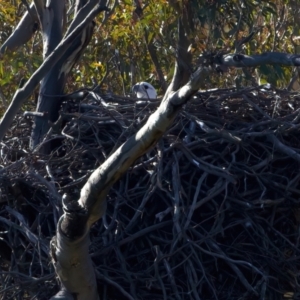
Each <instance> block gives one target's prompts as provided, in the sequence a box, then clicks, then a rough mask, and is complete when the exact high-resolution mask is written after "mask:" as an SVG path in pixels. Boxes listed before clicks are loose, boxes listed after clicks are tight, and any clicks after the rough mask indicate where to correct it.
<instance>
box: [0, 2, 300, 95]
mask: <svg viewBox="0 0 300 300" xmlns="http://www.w3.org/2000/svg"><path fill="white" fill-rule="evenodd" d="M140 2H143V1H140ZM298 2H299V1H296V0H257V1H253V0H244V1H239V0H214V1H206V0H190V1H189V3H190V8H189V10H188V11H187V12H186V13H187V14H189V18H188V20H189V21H188V22H189V24H188V26H189V39H190V42H191V46H190V48H189V50H190V51H191V52H192V53H193V57H194V58H195V63H196V61H197V57H198V56H199V55H201V54H202V53H203V52H216V51H221V52H224V53H226V52H235V51H237V52H240V53H244V54H248V55H251V54H255V53H263V52H266V51H280V52H287V53H297V52H299V51H300V13H299V10H300V4H299V3H298ZM174 3H175V4H174ZM185 3H186V1H184V0H181V1H167V0H149V1H147V2H143V3H142V7H144V9H143V13H142V15H141V16H137V15H136V12H135V9H136V8H135V7H134V6H133V4H132V1H127V0H126V1H125V0H124V1H120V3H119V5H118V6H117V7H116V9H115V10H114V11H113V13H112V15H111V16H110V18H108V19H106V21H105V22H104V23H103V22H102V20H103V16H99V17H98V18H97V20H96V28H95V34H94V37H93V40H92V42H91V44H90V45H89V47H88V48H87V51H86V52H85V55H84V56H83V57H82V59H81V60H80V62H79V64H78V65H77V66H76V67H75V68H74V70H73V72H72V74H71V76H70V80H68V83H67V88H66V92H70V91H72V90H74V89H76V88H79V87H82V86H86V85H92V78H94V79H96V80H97V81H98V82H101V81H102V80H103V78H104V76H105V74H106V73H107V76H106V78H105V80H104V82H103V88H109V89H111V90H112V91H113V92H114V93H116V94H123V92H126V93H128V92H129V91H130V86H131V84H132V83H134V82H137V81H140V80H146V81H149V82H151V83H152V84H153V85H154V86H156V87H157V88H159V87H160V83H159V78H158V74H157V70H156V68H155V66H154V64H153V62H152V60H151V57H150V55H149V53H148V50H147V43H152V44H153V45H154V46H155V49H156V55H157V58H158V61H159V65H160V68H161V70H162V71H163V73H164V75H165V77H166V78H167V80H168V81H169V80H170V79H171V76H172V73H173V69H174V61H175V50H174V49H175V46H176V38H177V37H176V35H177V21H176V20H177V15H178V10H176V8H175V7H176V5H177V6H178V7H179V10H180V9H184V7H185V6H184V5H185ZM171 4H172V5H171ZM24 12H25V7H24V5H22V4H21V1H10V0H2V1H1V2H0V20H1V23H0V32H1V36H0V39H1V43H3V42H4V41H5V40H6V39H7V37H8V36H9V35H10V33H11V32H12V31H13V28H14V27H15V26H16V25H17V23H18V21H19V19H20V17H21V16H22V15H23V13H24ZM69 18H72V15H70V16H69ZM68 21H70V20H68ZM251 33H254V34H253V36H252V38H251V39H250V41H248V42H247V43H245V44H240V41H241V40H242V39H243V38H245V37H247V36H248V35H249V34H251ZM41 43H42V41H41V38H40V35H39V34H38V33H37V34H36V35H35V37H34V41H32V42H30V43H28V45H24V47H22V48H20V49H18V50H17V51H16V52H15V53H7V54H6V55H5V56H4V57H3V59H2V61H1V63H0V89H1V91H2V92H3V93H4V95H6V97H7V98H8V99H10V98H11V97H12V95H13V93H14V91H15V89H16V87H17V85H18V82H19V81H20V79H21V78H23V77H29V76H30V74H32V72H33V71H34V70H35V69H36V68H37V67H38V66H39V65H40V63H41V59H42V58H41V57H42V44H41ZM292 71H293V70H292V69H291V68H282V67H280V66H275V67H271V66H262V67H260V68H258V69H257V70H256V71H254V70H249V72H250V73H251V76H252V77H253V78H254V79H255V80H256V81H257V82H271V83H273V84H275V85H276V86H278V87H285V86H287V84H288V82H289V80H290V78H291V74H292ZM249 76H250V75H249ZM249 76H248V77H249ZM237 77H240V78H241V81H239V84H240V85H241V86H243V85H246V84H249V82H250V81H249V80H248V79H249V78H247V76H245V75H243V74H242V73H241V72H240V70H230V72H229V74H227V75H226V76H217V75H216V76H215V77H214V78H211V80H210V82H209V83H208V84H207V87H208V88H212V87H227V86H232V85H236V84H237Z"/></svg>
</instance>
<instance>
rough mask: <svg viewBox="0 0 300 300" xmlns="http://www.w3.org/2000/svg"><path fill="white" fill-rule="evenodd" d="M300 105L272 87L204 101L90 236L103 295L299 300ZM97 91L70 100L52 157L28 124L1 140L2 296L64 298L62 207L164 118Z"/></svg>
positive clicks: (135, 173)
mask: <svg viewBox="0 0 300 300" xmlns="http://www.w3.org/2000/svg"><path fill="white" fill-rule="evenodd" d="M299 101H300V96H299V95H298V94H296V93H288V92H287V91H284V90H276V89H273V88H270V89H264V88H262V87H258V88H246V89H244V90H235V89H223V90H220V89H219V90H215V91H210V92H204V93H199V94H198V95H197V96H195V97H194V99H193V100H192V101H190V102H189V103H187V104H186V105H185V106H184V107H183V110H182V112H181V113H180V114H179V115H178V117H177V118H176V121H175V122H174V124H173V126H172V127H171V128H170V129H169V130H168V132H167V133H166V134H165V135H164V137H163V139H161V140H160V142H159V143H158V144H157V145H156V146H155V147H154V148H153V149H151V150H150V151H149V152H148V153H147V154H145V155H144V156H143V157H141V158H140V159H138V160H137V161H136V162H135V164H134V165H133V166H132V167H131V168H130V169H129V170H128V172H127V173H126V174H125V176H124V177H123V178H122V179H121V180H120V181H119V182H118V183H116V184H115V185H114V187H113V188H112V189H111V191H110V193H109V195H108V196H107V202H108V208H107V213H106V214H105V216H104V217H103V218H102V219H101V220H99V221H98V222H97V223H96V224H95V225H94V226H93V228H92V230H91V241H92V243H91V247H90V252H91V256H92V259H93V261H94V264H95V269H96V275H97V279H98V283H99V295H100V299H108V300H112V299H143V300H147V299H149V300H153V299H168V300H169V299H170V300H171V299H195V300H198V299H206V300H207V299H219V300H221V299H224V300H226V299H245V300H246V299H272V300H274V299H283V298H285V299H299V297H300V285H299V274H300V273H299V271H300V261H299V255H300V247H299V243H300V201H299V197H300V172H299V170H300V168H299V165H300V134H299V132H300V130H299V129H300V105H299ZM158 105H159V101H151V102H150V101H146V100H145V101H136V99H132V98H125V97H118V96H115V95H105V94H104V95H98V94H94V93H91V94H90V95H89V96H88V97H87V99H85V100H84V101H81V102H80V103H78V102H76V101H75V100H68V101H66V103H65V104H64V107H63V109H62V112H61V120H62V124H63V130H59V131H56V130H55V128H54V127H53V130H51V131H50V132H49V134H48V135H47V137H46V138H45V141H44V143H47V142H49V141H51V142H53V141H54V142H57V143H58V147H57V150H56V151H55V152H53V153H52V154H51V155H50V156H46V155H44V156H43V155H40V154H38V153H37V152H31V151H29V150H28V143H29V136H30V131H31V125H32V124H31V123H32V121H31V120H30V118H28V117H26V116H24V115H19V116H18V117H17V118H16V119H15V122H14V124H13V125H12V127H11V129H10V132H9V133H8V135H7V137H6V139H5V141H4V142H2V143H1V161H0V165H1V169H0V188H1V200H0V274H1V277H0V278H1V283H0V297H1V299H48V298H50V297H51V296H52V295H54V294H55V293H56V292H57V290H58V283H57V280H56V277H55V273H54V269H53V267H52V265H51V263H50V259H49V254H48V252H49V241H50V239H51V237H52V236H53V235H54V234H55V227H56V223H57V220H58V218H59V213H58V212H59V211H60V210H61V197H62V195H63V194H65V193H67V194H69V195H71V197H75V198H76V197H78V196H79V193H80V189H81V187H82V186H83V185H84V183H85V182H86V180H87V178H88V177H89V176H90V174H91V173H92V172H93V170H95V168H97V167H98V166H99V165H100V164H101V163H102V162H103V161H104V160H105V159H106V158H107V157H108V156H109V155H110V154H111V153H112V152H113V151H115V150H116V149H117V147H118V146H120V145H121V144H122V143H123V142H124V141H125V140H126V139H127V138H128V137H130V136H131V135H132V134H133V133H135V132H136V131H137V130H138V129H139V128H140V127H141V126H142V125H143V124H144V123H145V121H146V120H147V118H148V116H149V115H150V114H151V113H152V112H153V111H154V110H155V109H156V108H157V106H158Z"/></svg>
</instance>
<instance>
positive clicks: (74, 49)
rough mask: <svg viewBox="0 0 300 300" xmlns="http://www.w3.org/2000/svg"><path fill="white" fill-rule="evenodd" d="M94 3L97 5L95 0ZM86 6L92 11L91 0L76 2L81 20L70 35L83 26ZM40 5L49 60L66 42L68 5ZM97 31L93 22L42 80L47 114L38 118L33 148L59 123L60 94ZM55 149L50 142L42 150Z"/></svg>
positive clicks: (41, 105)
mask: <svg viewBox="0 0 300 300" xmlns="http://www.w3.org/2000/svg"><path fill="white" fill-rule="evenodd" d="M90 2H94V3H95V1H90ZM85 5H86V6H88V7H89V10H90V9H91V8H92V5H91V4H90V5H87V0H77V1H76V6H75V15H77V18H75V20H74V21H73V22H72V24H71V26H70V27H69V28H68V32H71V31H72V30H73V29H74V28H75V27H76V26H77V25H78V24H79V22H80V21H81V20H82V18H83V17H84V16H86V15H87V12H88V9H85V10H84V9H82V8H83V6H85ZM94 5H95V4H94ZM36 6H37V7H38V9H37V11H38V15H39V19H40V24H41V28H42V35H43V41H44V44H43V48H44V59H45V58H46V57H47V56H49V55H50V54H51V53H52V51H53V50H54V49H55V47H57V45H58V44H59V43H60V41H61V39H62V36H63V31H64V27H65V19H66V9H65V2H64V1H61V0H52V1H50V3H49V5H48V6H44V5H43V3H42V1H36ZM80 14H81V15H82V17H81V18H78V16H80ZM49 20H50V22H49ZM93 28H94V23H93V21H91V22H89V23H87V24H86V26H85V28H84V29H83V30H82V31H81V32H80V33H79V34H78V35H77V36H76V37H75V38H74V40H73V42H72V44H71V45H70V47H69V48H68V49H67V51H66V52H65V53H64V54H63V55H62V57H61V58H60V59H59V61H58V62H57V63H56V64H55V65H54V66H53V67H52V68H51V69H50V71H49V72H48V74H47V75H46V76H45V77H44V78H43V80H42V81H41V86H40V92H39V98H38V103H37V108H36V111H37V112H42V113H43V112H46V114H45V113H44V114H42V116H36V117H35V121H34V127H33V131H32V137H31V148H32V149H33V148H35V147H36V146H37V145H38V144H39V143H41V142H42V140H43V138H44V137H45V135H46V133H47V132H48V131H49V129H50V128H51V124H52V123H54V122H56V121H57V119H58V117H59V111H60V108H61V104H62V97H60V96H59V95H62V94H63V92H64V88H65V84H66V79H67V77H68V75H69V73H70V71H71V70H72V68H73V66H74V65H75V64H76V62H77V61H78V59H79V58H80V57H81V55H82V53H83V51H84V50H85V48H86V46H87V45H88V43H89V42H90V40H91V37H92V34H93ZM68 32H67V33H68ZM52 146H53V144H52V145H51V144H49V143H47V144H45V145H43V147H42V148H41V149H40V151H42V152H45V153H50V152H51V150H52Z"/></svg>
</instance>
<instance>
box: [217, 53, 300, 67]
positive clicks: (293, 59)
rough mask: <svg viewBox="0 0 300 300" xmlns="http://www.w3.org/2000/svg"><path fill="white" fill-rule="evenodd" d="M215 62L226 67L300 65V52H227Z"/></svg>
mask: <svg viewBox="0 0 300 300" xmlns="http://www.w3.org/2000/svg"><path fill="white" fill-rule="evenodd" d="M215 62H216V63H217V64H219V65H221V66H225V67H235V68H244V67H258V66H260V65H265V64H270V65H276V64H279V65H284V66H296V67H298V66H300V55H299V54H288V53H282V52H265V53H263V54H256V55H251V56H249V55H244V54H226V55H223V56H222V57H217V58H215Z"/></svg>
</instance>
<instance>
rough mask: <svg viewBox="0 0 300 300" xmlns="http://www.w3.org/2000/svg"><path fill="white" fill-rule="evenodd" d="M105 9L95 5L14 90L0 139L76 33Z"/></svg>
mask: <svg viewBox="0 0 300 300" xmlns="http://www.w3.org/2000/svg"><path fill="white" fill-rule="evenodd" d="M106 9H107V8H106V7H102V6H100V5H96V6H95V8H94V9H93V10H92V11H91V12H90V13H89V14H88V16H87V17H86V18H85V19H84V20H83V21H82V22H81V23H80V24H79V25H78V26H77V27H76V28H75V29H74V30H73V31H72V32H71V33H70V34H68V35H67V36H65V38H64V39H62V41H61V42H60V43H59V45H58V46H57V47H56V48H55V49H54V50H53V52H52V53H51V54H50V55H49V56H48V57H47V58H46V59H45V60H44V62H43V64H42V65H41V66H40V67H39V68H38V69H37V70H36V71H35V72H34V73H33V74H32V76H31V77H30V79H29V80H28V81H27V82H26V83H25V85H24V86H23V87H22V88H20V89H18V90H17V91H16V93H15V95H14V97H13V100H12V102H11V104H10V106H9V108H8V109H7V111H6V112H5V114H4V116H3V118H2V119H1V122H0V140H2V139H3V137H4V135H5V133H6V131H7V129H8V128H9V126H10V124H11V122H12V121H13V118H14V117H15V115H16V114H17V112H18V110H19V109H20V107H21V105H22V104H23V103H24V101H25V100H26V99H27V98H28V97H29V96H30V94H31V93H32V92H33V90H34V89H35V88H36V86H37V85H38V84H39V82H40V81H41V80H42V78H43V77H44V76H45V75H46V74H47V73H48V71H49V69H51V67H52V66H53V65H54V64H55V63H56V62H57V61H58V60H59V59H60V58H61V57H62V55H63V54H64V53H65V51H66V50H67V49H68V48H69V46H70V45H71V44H72V42H73V40H74V38H75V37H77V36H78V34H79V33H80V32H81V31H82V30H83V29H84V28H85V27H86V24H87V22H88V23H89V22H91V21H92V20H93V19H94V18H95V16H97V15H98V14H99V13H100V12H101V11H104V10H106Z"/></svg>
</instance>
